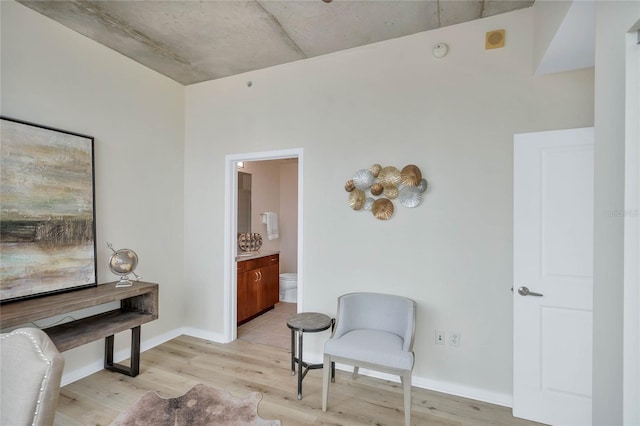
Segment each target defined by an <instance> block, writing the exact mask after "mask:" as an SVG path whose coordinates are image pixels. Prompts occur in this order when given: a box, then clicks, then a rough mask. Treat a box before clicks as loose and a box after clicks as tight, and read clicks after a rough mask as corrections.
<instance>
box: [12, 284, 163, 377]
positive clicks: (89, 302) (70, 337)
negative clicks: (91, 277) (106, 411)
mask: <svg viewBox="0 0 640 426" xmlns="http://www.w3.org/2000/svg"><path fill="white" fill-rule="evenodd" d="M117 301H119V302H120V308H118V309H114V310H111V311H108V312H104V313H100V314H97V315H92V316H89V317H86V318H79V319H77V320H74V321H71V322H68V323H64V324H60V325H57V326H53V327H49V328H46V329H43V331H45V332H46V333H47V334H48V335H49V337H50V338H51V340H52V341H53V343H54V344H55V345H56V347H57V348H58V350H59V351H60V352H64V351H66V350H69V349H72V348H75V347H78V346H81V345H84V344H86V343H89V342H93V341H95V340H98V339H102V338H104V339H105V359H104V368H106V369H107V370H111V371H117V372H119V373H123V374H126V375H129V376H132V377H135V376H137V375H138V373H139V372H140V326H141V325H142V324H145V323H147V322H150V321H153V320H155V319H157V318H158V284H155V283H147V282H140V281H139V282H134V283H133V286H131V287H116V283H115V282H114V283H108V284H100V285H98V286H96V287H88V288H83V289H79V290H73V291H69V292H66V293H58V294H52V295H49V296H43V297H39V298H34V299H27V300H19V301H16V302H10V303H7V304H4V305H2V306H0V327H1V328H3V329H4V328H8V327H14V326H17V325H23V324H26V323H30V322H34V321H37V320H40V319H44V318H50V317H52V316H55V315H60V314H65V313H69V312H73V311H77V310H79V309H83V308H89V307H92V306H99V305H103V304H105V303H110V302H117ZM127 329H130V330H131V364H130V366H129V367H126V366H123V365H120V364H115V363H114V362H113V339H114V335H115V333H119V332H121V331H125V330H127Z"/></svg>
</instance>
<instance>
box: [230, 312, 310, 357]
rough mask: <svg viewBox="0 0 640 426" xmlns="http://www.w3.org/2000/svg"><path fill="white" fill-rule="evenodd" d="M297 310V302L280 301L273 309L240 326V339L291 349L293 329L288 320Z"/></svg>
mask: <svg viewBox="0 0 640 426" xmlns="http://www.w3.org/2000/svg"><path fill="white" fill-rule="evenodd" d="M297 312H298V310H297V305H296V304H295V303H286V302H278V303H277V304H276V306H275V307H274V308H273V309H272V310H270V311H267V312H265V313H264V314H262V315H260V316H259V317H257V318H255V319H252V320H251V321H249V322H247V323H244V324H242V325H241V326H240V327H238V339H240V340H244V341H246V342H251V343H260V344H262V345H269V346H275V347H277V348H282V349H285V350H289V348H291V330H290V329H289V327H287V320H288V319H289V318H291V317H292V316H293V315H295V314H296V313H297Z"/></svg>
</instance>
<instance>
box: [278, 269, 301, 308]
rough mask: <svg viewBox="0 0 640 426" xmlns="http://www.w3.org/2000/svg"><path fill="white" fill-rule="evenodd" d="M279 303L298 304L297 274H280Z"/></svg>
mask: <svg viewBox="0 0 640 426" xmlns="http://www.w3.org/2000/svg"><path fill="white" fill-rule="evenodd" d="M280 301H281V302H288V303H298V274H296V273H292V272H284V273H282V274H280Z"/></svg>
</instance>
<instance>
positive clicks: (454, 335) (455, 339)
mask: <svg viewBox="0 0 640 426" xmlns="http://www.w3.org/2000/svg"><path fill="white" fill-rule="evenodd" d="M461 337H462V336H461V335H460V333H458V332H457V331H452V332H450V333H449V346H455V347H456V348H459V347H460V338H461Z"/></svg>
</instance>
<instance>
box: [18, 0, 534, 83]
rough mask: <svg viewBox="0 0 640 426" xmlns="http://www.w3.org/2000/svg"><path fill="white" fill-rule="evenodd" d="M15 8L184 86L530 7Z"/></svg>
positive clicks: (79, 3) (405, 3)
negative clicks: (35, 14) (36, 14)
mask: <svg viewBox="0 0 640 426" xmlns="http://www.w3.org/2000/svg"><path fill="white" fill-rule="evenodd" d="M18 1H19V2H20V3H21V4H23V5H25V6H27V7H29V8H31V9H33V10H35V11H37V12H40V13H41V14H43V15H45V16H47V17H49V18H51V19H53V20H55V21H58V22H60V23H61V24H63V25H65V26H67V27H69V28H71V29H73V30H74V31H77V32H79V33H80V34H83V35H85V36H87V37H89V38H91V39H93V40H95V41H97V42H98V43H101V44H103V45H105V46H107V47H109V48H111V49H113V50H116V51H118V52H120V53H121V54H123V55H125V56H127V57H129V58H131V59H133V60H135V61H137V62H139V63H141V64H143V65H145V66H147V67H149V68H151V69H153V70H155V71H157V72H159V73H161V74H163V75H166V76H167V77H169V78H171V79H173V80H175V81H177V82H179V83H181V84H184V85H188V84H193V83H198V82H201V81H207V80H213V79H217V78H222V77H227V76H231V75H235V74H240V73H244V72H247V71H253V70H257V69H262V68H266V67H270V66H273V65H278V64H283V63H287V62H292V61H297V60H300V59H305V58H311V57H314V56H318V55H324V54H326V53H331V52H336V51H339V50H344V49H349V48H352V47H357V46H363V45H366V44H369V43H375V42H379V41H383V40H388V39H393V38H397V37H402V36H406V35H410V34H415V33H418V32H422V31H428V30H432V29H435V28H440V27H444V26H448V25H453V24H459V23H461V22H467V21H471V20H474V19H479V18H484V17H487V16H493V15H497V14H500V13H505V12H509V11H512V10H516V9H521V8H525V7H530V6H532V5H533V2H534V0H388V1H385V0H333V1H331V0H284V1H275V0H273V1H272V0H250V1H243V0H229V1H222V0H209V1H175V0H173V1H156V0H135V1H126V0H125V1H122V0H119V1H114V0H107V1H105V0H100V1H94V0H92V1H88V0H64V1H61V0H54V1H25V0H18Z"/></svg>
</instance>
